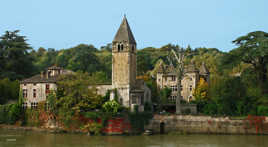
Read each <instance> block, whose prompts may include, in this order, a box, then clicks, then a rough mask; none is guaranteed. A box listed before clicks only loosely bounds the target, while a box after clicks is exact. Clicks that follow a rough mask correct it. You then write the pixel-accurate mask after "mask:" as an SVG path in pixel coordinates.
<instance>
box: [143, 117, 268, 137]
mask: <svg viewBox="0 0 268 147" xmlns="http://www.w3.org/2000/svg"><path fill="white" fill-rule="evenodd" d="M258 118H259V117H256V119H255V118H254V117H252V119H251V118H250V119H244V120H242V119H240V120H233V119H230V118H229V117H211V116H191V115H170V116H165V115H155V116H154V118H153V119H152V120H151V121H150V123H149V125H147V126H145V129H150V130H152V131H153V133H160V126H162V129H164V133H170V132H175V133H205V134H210V133H212V134H268V117H262V121H261V123H259V121H258V120H257V119H258ZM161 123H162V124H161Z"/></svg>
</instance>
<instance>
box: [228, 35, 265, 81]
mask: <svg viewBox="0 0 268 147" xmlns="http://www.w3.org/2000/svg"><path fill="white" fill-rule="evenodd" d="M233 43H234V44H236V45H238V48H237V49H236V50H234V52H235V53H236V54H237V55H239V56H240V57H241V61H242V62H244V63H247V64H250V65H252V66H253V68H254V70H255V71H256V72H257V74H258V79H259V82H261V83H263V82H265V81H266V80H267V75H266V74H267V63H268V33H266V32H262V31H256V32H251V33H248V34H247V35H245V36H241V37H239V38H237V39H236V40H234V41H233Z"/></svg>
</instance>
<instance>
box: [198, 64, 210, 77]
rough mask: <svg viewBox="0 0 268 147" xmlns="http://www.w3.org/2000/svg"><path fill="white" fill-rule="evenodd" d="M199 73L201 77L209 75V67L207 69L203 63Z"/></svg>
mask: <svg viewBox="0 0 268 147" xmlns="http://www.w3.org/2000/svg"><path fill="white" fill-rule="evenodd" d="M199 73H200V74H201V75H205V74H209V71H208V69H207V67H206V65H205V63H204V62H202V65H201V67H200V70H199Z"/></svg>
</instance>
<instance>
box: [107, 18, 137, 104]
mask: <svg viewBox="0 0 268 147" xmlns="http://www.w3.org/2000/svg"><path fill="white" fill-rule="evenodd" d="M136 70H137V69H136V41H135V39H134V36H133V34H132V32H131V29H130V26H129V24H128V21H127V18H126V16H124V18H123V21H122V23H121V25H120V27H119V29H118V31H117V33H116V35H115V37H114V40H113V42H112V85H113V88H114V89H115V88H116V89H117V93H118V98H119V101H120V102H121V103H122V104H123V105H124V106H127V107H128V106H129V105H130V102H129V99H130V91H131V89H132V88H133V87H134V86H135V81H136Z"/></svg>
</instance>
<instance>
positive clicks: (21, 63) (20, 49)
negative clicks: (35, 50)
mask: <svg viewBox="0 0 268 147" xmlns="http://www.w3.org/2000/svg"><path fill="white" fill-rule="evenodd" d="M18 33H19V31H18V30H16V31H14V32H10V31H6V33H5V34H4V35H3V36H1V37H0V79H1V78H9V79H12V80H14V79H22V78H25V77H27V75H32V74H33V73H32V71H33V70H34V69H33V66H32V64H33V62H32V61H33V59H32V57H31V55H30V52H29V51H31V47H30V46H29V45H28V44H27V43H26V37H25V36H20V35H18Z"/></svg>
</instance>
